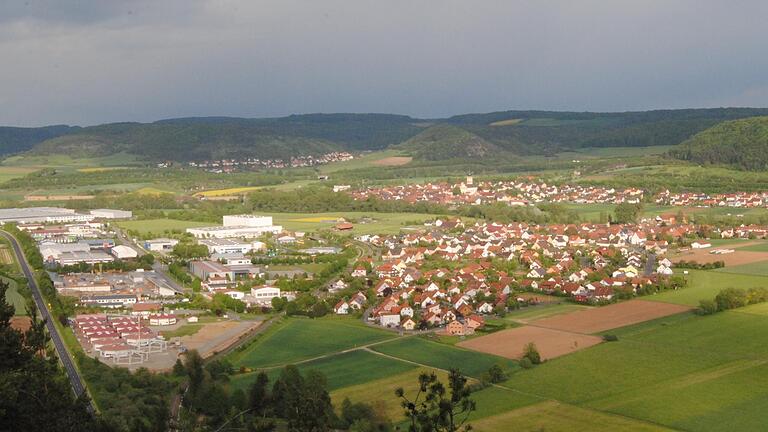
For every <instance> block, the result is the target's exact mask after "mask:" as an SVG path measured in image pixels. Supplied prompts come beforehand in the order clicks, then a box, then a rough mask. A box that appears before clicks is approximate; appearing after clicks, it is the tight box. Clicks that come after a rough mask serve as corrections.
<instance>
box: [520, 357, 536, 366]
mask: <svg viewBox="0 0 768 432" xmlns="http://www.w3.org/2000/svg"><path fill="white" fill-rule="evenodd" d="M520 367H521V368H523V369H530V368H532V367H533V362H531V359H529V358H528V357H523V358H521V359H520Z"/></svg>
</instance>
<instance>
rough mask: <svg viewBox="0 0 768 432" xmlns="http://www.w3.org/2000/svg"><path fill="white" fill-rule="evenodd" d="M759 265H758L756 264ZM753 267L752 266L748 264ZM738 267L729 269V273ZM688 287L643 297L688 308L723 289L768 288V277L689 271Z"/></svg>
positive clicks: (677, 271)
mask: <svg viewBox="0 0 768 432" xmlns="http://www.w3.org/2000/svg"><path fill="white" fill-rule="evenodd" d="M755 264H758V263H755ZM747 265H752V264H747ZM738 267H743V266H736V267H727V269H728V270H729V271H731V270H733V269H737V268H738ZM682 272H683V270H682V269H677V270H676V273H677V274H682ZM685 279H686V280H687V281H688V286H686V287H685V288H681V289H679V290H676V291H666V292H663V293H660V294H656V295H651V296H646V297H643V300H652V301H662V302H667V303H675V304H681V305H687V306H698V305H699V301H700V300H703V299H712V298H714V297H715V296H716V295H717V293H719V292H720V290H721V289H723V288H728V287H737V288H753V287H768V277H766V276H759V275H748V274H731V273H725V272H722V271H719V270H718V271H711V270H688V274H687V275H685Z"/></svg>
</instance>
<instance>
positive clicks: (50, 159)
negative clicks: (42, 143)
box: [2, 153, 141, 170]
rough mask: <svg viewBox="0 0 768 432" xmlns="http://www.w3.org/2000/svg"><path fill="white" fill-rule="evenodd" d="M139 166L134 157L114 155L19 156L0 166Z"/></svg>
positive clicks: (64, 168)
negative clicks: (89, 156)
mask: <svg viewBox="0 0 768 432" xmlns="http://www.w3.org/2000/svg"><path fill="white" fill-rule="evenodd" d="M137 164H141V163H140V162H139V160H138V158H137V157H136V156H135V155H129V154H126V153H116V154H113V155H109V156H103V157H95V158H72V157H70V156H68V155H64V154H50V155H26V154H25V155H19V156H11V157H9V158H7V159H5V160H3V162H2V165H3V166H8V167H28V168H32V169H35V170H36V169H40V168H58V169H63V170H76V169H82V168H86V169H87V168H102V167H118V166H119V167H123V166H129V165H137Z"/></svg>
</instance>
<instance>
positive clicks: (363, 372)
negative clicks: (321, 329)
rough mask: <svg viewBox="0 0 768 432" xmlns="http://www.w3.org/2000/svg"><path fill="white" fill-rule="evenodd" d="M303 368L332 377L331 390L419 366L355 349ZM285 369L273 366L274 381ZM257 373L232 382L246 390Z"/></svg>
mask: <svg viewBox="0 0 768 432" xmlns="http://www.w3.org/2000/svg"><path fill="white" fill-rule="evenodd" d="M298 367H299V370H301V371H302V373H303V372H306V371H308V370H317V371H319V372H322V373H323V375H325V377H326V379H327V380H328V389H329V390H331V391H333V390H337V389H341V388H344V387H349V386H353V385H361V384H365V383H368V382H370V381H376V380H380V379H385V378H387V377H390V376H394V375H398V374H401V373H405V372H408V371H410V370H413V369H415V368H416V367H417V366H415V365H413V364H411V363H406V362H403V361H399V360H394V359H390V358H387V357H384V356H381V355H378V354H374V353H372V352H370V351H366V350H354V351H349V352H345V353H342V354H336V355H332V356H329V357H325V358H322V359H319V360H314V361H310V362H306V363H301V364H299V365H298ZM280 371H281V368H274V369H269V370H268V371H267V374H268V375H269V377H270V381H274V379H275V378H277V377H278V376H279V375H280ZM255 377H256V372H252V373H247V374H241V375H235V376H233V377H232V380H231V383H232V386H233V387H234V388H242V389H246V388H247V387H248V386H249V385H250V384H251V383H252V382H253V380H254V379H255Z"/></svg>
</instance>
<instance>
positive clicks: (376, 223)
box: [259, 212, 438, 235]
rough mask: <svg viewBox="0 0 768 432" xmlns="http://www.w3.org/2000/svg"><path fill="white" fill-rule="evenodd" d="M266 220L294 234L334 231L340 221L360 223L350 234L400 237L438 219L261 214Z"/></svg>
mask: <svg viewBox="0 0 768 432" xmlns="http://www.w3.org/2000/svg"><path fill="white" fill-rule="evenodd" d="M259 214H263V215H265V216H272V219H273V221H274V224H275V225H281V226H283V227H284V228H285V229H287V230H290V231H305V232H307V231H316V230H318V229H332V228H333V227H334V225H336V223H337V222H336V220H337V219H339V218H345V219H348V220H352V221H353V222H354V221H357V223H354V228H353V229H352V230H351V231H348V232H349V233H350V234H352V235H360V234H397V233H398V232H400V230H401V229H402V228H406V227H408V226H412V225H413V224H414V223H416V224H419V225H421V224H423V223H424V222H426V221H431V220H434V219H435V218H437V217H438V216H436V215H431V214H422V213H376V212H333V213H272V212H259ZM364 218H369V219H371V221H370V222H368V223H362V220H363V219H364Z"/></svg>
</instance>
